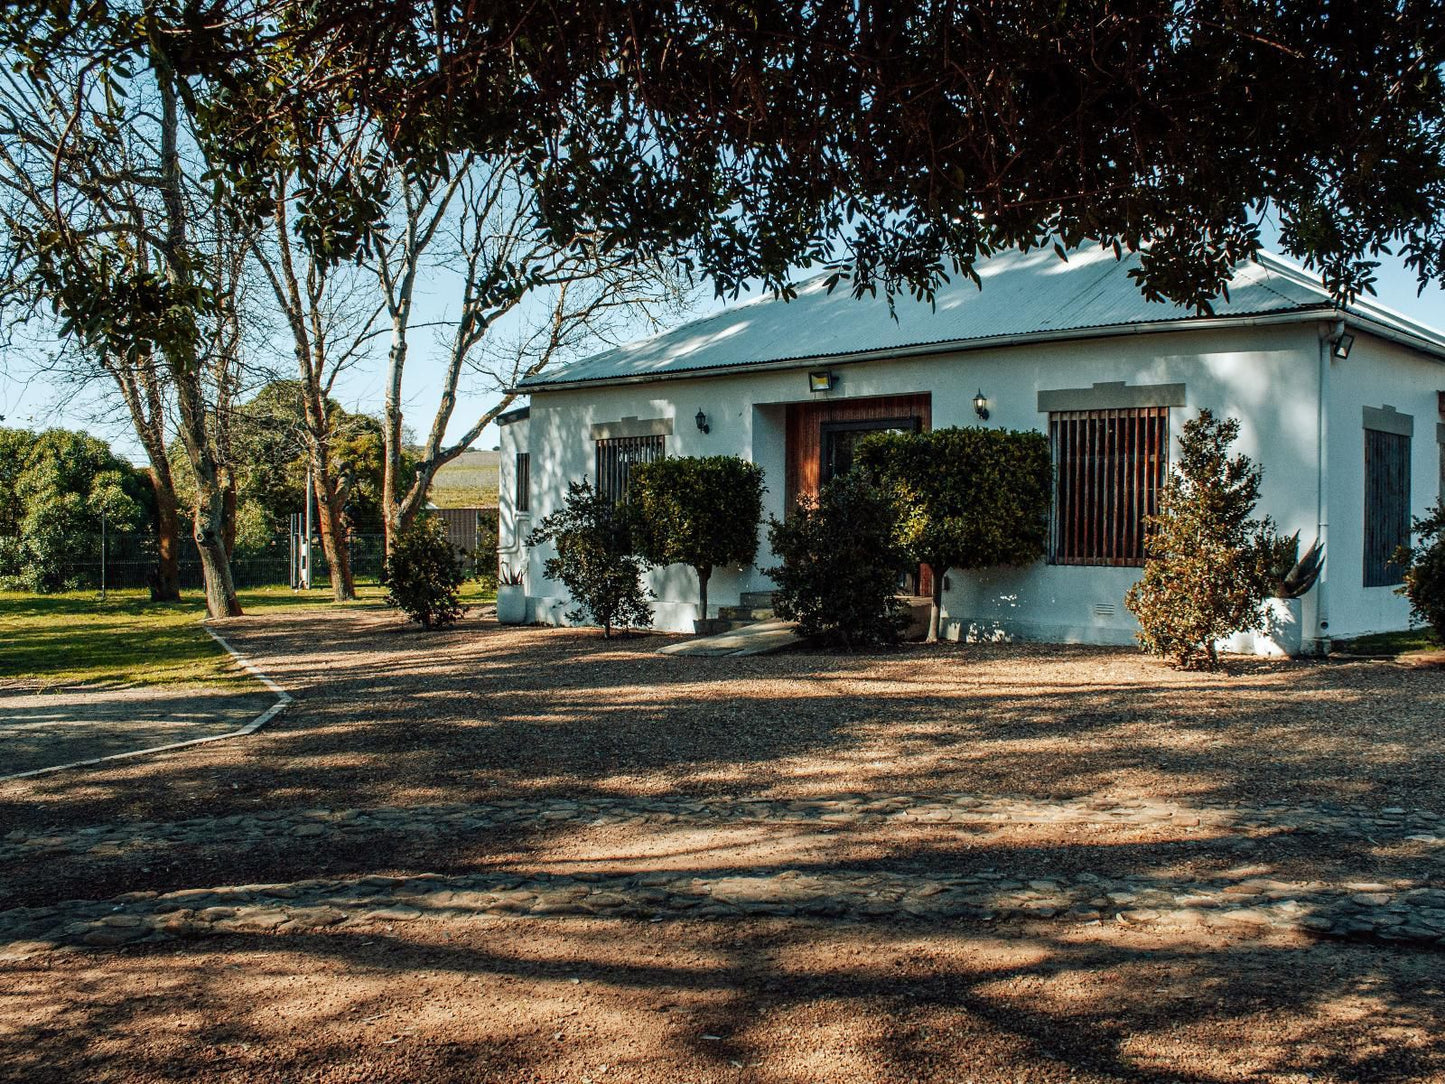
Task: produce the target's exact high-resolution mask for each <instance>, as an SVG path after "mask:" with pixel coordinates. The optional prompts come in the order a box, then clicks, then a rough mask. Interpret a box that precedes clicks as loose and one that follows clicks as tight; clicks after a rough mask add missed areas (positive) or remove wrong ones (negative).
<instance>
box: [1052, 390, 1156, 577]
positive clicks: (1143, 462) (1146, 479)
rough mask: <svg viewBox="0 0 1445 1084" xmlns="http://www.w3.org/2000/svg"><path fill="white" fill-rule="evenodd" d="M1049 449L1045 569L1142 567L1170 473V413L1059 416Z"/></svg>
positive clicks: (1123, 411) (1054, 419)
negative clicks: (1150, 521)
mask: <svg viewBox="0 0 1445 1084" xmlns="http://www.w3.org/2000/svg"><path fill="white" fill-rule="evenodd" d="M1049 441H1050V443H1051V445H1052V446H1053V457H1054V501H1053V518H1052V527H1051V531H1050V543H1049V561H1050V563H1051V564H1056V565H1142V564H1143V563H1144V534H1145V520H1146V519H1147V518H1148V517H1149V516H1152V515H1154V514H1155V513H1156V512H1157V511H1158V508H1159V490H1160V487H1161V486H1163V484H1164V472H1165V471H1166V470H1167V469H1168V465H1169V408H1168V407H1133V408H1129V409H1121V410H1071V411H1057V412H1055V413H1052V414H1050V415H1049Z"/></svg>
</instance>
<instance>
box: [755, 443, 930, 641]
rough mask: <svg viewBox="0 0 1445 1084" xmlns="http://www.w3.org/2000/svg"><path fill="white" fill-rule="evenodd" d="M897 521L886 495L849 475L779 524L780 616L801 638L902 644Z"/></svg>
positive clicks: (773, 571) (776, 574) (774, 571)
mask: <svg viewBox="0 0 1445 1084" xmlns="http://www.w3.org/2000/svg"><path fill="white" fill-rule="evenodd" d="M896 519H897V511H896V509H895V508H894V506H893V503H892V501H891V500H890V499H889V498H888V496H887V495H886V494H885V493H884V492H883V490H881V489H880V488H879V487H878V486H876V485H875V484H874V483H873V482H872V481H871V480H870V479H868V478H867V477H866V476H864V475H862V474H861V473H859V472H857V471H850V472H849V473H848V474H845V475H842V476H840V477H838V478H834V479H833V480H832V481H831V482H829V483H828V484H827V485H825V486H823V488H822V491H821V492H820V493H819V495H818V499H817V500H816V501H813V500H804V501H803V502H802V503H801V504H799V506H798V507H797V508H796V509H794V510H793V512H792V513H791V514H790V515H789V516H788V518H787V520H786V521H785V522H782V523H780V522H778V521H777V520H773V521H772V525H771V527H770V529H769V531H768V541H769V543H770V544H771V545H772V548H773V553H775V554H776V555H777V556H778V558H779V559H780V560H781V561H782V562H783V563H782V565H781V566H780V567H778V568H770V569H768V570H767V574H768V576H770V577H771V578H772V580H773V582H774V583H776V584H777V591H776V592H774V594H773V608H774V610H775V611H776V612H777V613H778V615H779V616H780V617H784V618H787V619H788V620H790V621H796V622H798V631H799V632H800V633H801V634H802V635H804V636H815V637H819V638H821V639H824V640H826V641H829V642H832V643H837V644H841V645H843V646H844V647H849V648H853V647H863V646H869V645H873V644H890V643H896V642H897V641H898V639H899V637H900V636H901V635H902V633H903V628H904V626H905V625H906V624H907V617H906V615H905V614H904V612H903V605H902V603H901V602H899V600H898V598H897V592H898V577H899V576H900V575H901V574H902V573H903V572H904V571H905V570H906V569H907V567H908V559H907V557H906V556H905V554H904V553H903V551H902V549H901V548H900V547H899V545H898V540H897V530H896Z"/></svg>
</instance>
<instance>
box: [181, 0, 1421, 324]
mask: <svg viewBox="0 0 1445 1084" xmlns="http://www.w3.org/2000/svg"><path fill="white" fill-rule="evenodd" d="M222 7H223V8H224V7H225V5H222ZM279 10H281V11H282V12H284V18H279V19H276V20H274V21H273V22H272V23H270V24H267V26H266V27H265V28H264V29H261V30H259V31H257V33H258V35H259V37H260V38H261V39H264V42H265V45H266V47H263V48H260V49H257V50H255V51H254V56H252V57H247V60H246V63H242V64H236V65H234V66H233V67H231V68H230V69H228V78H229V83H228V89H227V93H228V95H230V100H229V102H228V105H229V108H228V109H227V110H225V111H224V112H220V111H218V112H217V114H216V118H217V120H218V122H219V121H224V127H225V132H226V136H227V138H226V140H225V143H224V145H225V146H226V147H230V148H233V149H234V152H235V153H234V154H232V155H231V165H230V168H231V169H232V170H233V171H234V172H235V173H237V174H238V175H241V176H245V175H247V174H248V171H249V170H250V166H251V164H252V162H253V161H254V160H255V158H256V157H257V156H258V155H264V154H265V153H268V144H267V143H266V140H265V138H264V137H265V135H266V133H267V132H269V131H272V130H275V129H276V128H277V126H278V122H279V121H285V120H286V119H288V118H290V117H292V116H294V115H297V114H298V113H301V112H304V111H305V110H306V109H308V108H312V107H313V106H314V103H316V102H318V101H327V102H331V103H334V105H333V106H332V107H331V112H332V113H333V114H335V116H336V117H337V118H338V119H337V120H335V121H333V122H332V124H333V127H334V128H335V130H336V132H337V135H338V138H342V139H347V138H350V134H349V133H351V132H352V131H353V130H354V129H355V127H356V126H357V125H359V123H360V120H359V118H362V117H366V118H371V119H374V120H375V122H376V123H377V125H378V127H379V129H380V130H381V131H383V132H384V133H385V138H386V140H387V143H388V145H389V146H390V147H391V148H392V151H393V153H397V154H399V155H400V156H401V157H402V158H403V159H405V160H406V161H407V163H408V168H409V169H410V170H412V171H413V172H414V173H416V174H418V175H420V174H425V173H428V172H435V173H443V172H444V171H445V166H446V163H447V162H448V161H449V156H450V155H452V154H454V153H455V152H456V151H458V150H465V151H469V152H472V153H477V154H481V155H498V156H500V155H505V156H508V157H513V158H515V159H517V160H518V161H520V162H522V163H523V164H524V167H525V169H526V172H527V175H528V178H529V183H530V184H531V185H533V186H534V188H535V191H536V192H537V193H538V196H539V201H540V202H539V213H540V215H541V219H542V221H543V222H544V223H545V225H546V226H547V228H548V230H549V232H550V233H551V235H552V236H553V238H554V239H556V240H558V241H565V240H566V239H567V238H570V237H574V236H578V235H580V234H584V233H587V232H589V231H591V230H594V229H601V230H603V231H604V232H605V234H606V235H607V239H608V241H607V243H608V244H609V245H610V246H613V247H614V248H616V249H617V250H619V251H632V252H636V253H639V254H649V255H652V256H655V257H656V256H662V255H666V254H672V255H674V256H676V257H677V258H679V259H680V260H683V261H685V262H687V263H689V264H690V265H691V266H694V267H695V268H696V269H698V270H699V271H701V272H702V273H703V274H704V275H706V276H709V277H711V279H712V280H713V281H714V283H715V285H716V287H717V289H718V290H719V291H720V292H724V293H730V294H735V293H736V292H737V291H738V290H739V289H741V288H743V284H744V283H747V282H752V281H757V282H760V283H762V284H763V285H764V287H772V288H777V289H780V290H782V291H783V292H784V293H786V292H787V291H788V290H789V288H790V286H789V284H790V281H791V278H790V276H791V274H792V273H793V271H794V269H796V268H797V267H798V266H800V265H801V266H806V265H808V264H817V263H822V264H827V265H832V266H833V267H834V269H835V270H836V271H837V273H838V274H839V276H840V278H841V279H845V280H846V281H847V282H848V283H849V284H850V287H851V288H852V289H853V290H854V291H855V292H864V291H873V290H876V289H879V288H881V289H883V290H886V291H888V292H889V293H890V294H892V293H895V292H913V293H916V294H924V295H926V294H928V293H929V292H930V291H931V289H932V287H933V286H934V285H936V284H937V283H938V282H940V281H941V280H942V279H943V278H945V277H949V276H957V275H965V276H971V275H972V274H973V270H972V269H973V264H974V262H975V261H976V260H977V259H979V258H980V257H982V256H985V255H987V254H988V253H990V252H992V251H996V250H999V249H1002V248H1006V247H1012V246H1016V245H1023V246H1045V245H1052V244H1055V243H1058V244H1059V245H1060V246H1062V247H1064V248H1071V247H1074V246H1076V245H1079V244H1082V243H1085V242H1089V241H1092V242H1096V243H1100V244H1103V245H1105V246H1109V247H1114V248H1115V249H1116V250H1120V251H1122V250H1124V249H1129V250H1134V249H1141V248H1142V249H1144V250H1145V252H1144V257H1143V260H1142V263H1141V266H1140V268H1139V274H1138V278H1139V284H1140V287H1141V289H1142V290H1143V292H1144V293H1145V295H1146V296H1148V297H1150V298H1170V299H1172V300H1174V301H1177V302H1180V303H1183V304H1186V305H1191V306H1195V307H1197V308H1200V309H1208V307H1209V305H1210V303H1211V301H1212V300H1213V299H1214V298H1216V297H1218V296H1219V295H1220V294H1221V293H1222V292H1224V291H1225V290H1226V289H1227V285H1228V281H1229V276H1230V272H1231V268H1232V267H1233V265H1234V264H1236V263H1237V262H1238V261H1240V260H1244V259H1248V258H1249V257H1250V255H1251V254H1252V253H1253V252H1254V251H1256V249H1257V247H1258V245H1259V233H1258V227H1259V223H1260V220H1261V215H1262V214H1263V213H1264V211H1265V209H1268V210H1269V211H1270V212H1271V213H1272V214H1274V215H1275V216H1277V219H1278V223H1279V225H1280V228H1281V244H1282V247H1283V248H1284V249H1285V250H1286V251H1287V252H1289V253H1291V254H1293V255H1294V256H1296V257H1298V258H1300V259H1301V260H1303V261H1304V262H1306V263H1307V264H1309V265H1311V266H1313V267H1316V268H1318V269H1319V270H1320V271H1321V272H1322V273H1323V275H1324V278H1325V280H1326V281H1327V282H1328V283H1329V285H1330V286H1331V287H1332V288H1333V289H1334V290H1335V291H1337V293H1338V294H1339V295H1340V296H1341V297H1346V298H1347V297H1350V296H1352V295H1354V294H1356V293H1358V292H1361V291H1364V290H1367V289H1368V288H1369V285H1370V282H1371V280H1372V275H1373V269H1374V266H1375V261H1376V259H1377V258H1378V256H1379V255H1380V254H1381V253H1382V252H1383V251H1384V250H1385V249H1387V248H1388V249H1391V250H1393V251H1394V252H1395V253H1396V254H1398V255H1400V256H1402V257H1403V258H1404V259H1405V260H1406V262H1407V263H1408V264H1409V266H1411V267H1412V268H1413V269H1414V270H1415V271H1416V273H1417V274H1418V276H1419V279H1420V283H1421V285H1422V287H1423V286H1425V285H1428V284H1430V283H1432V282H1433V283H1438V282H1440V281H1441V278H1442V271H1445V262H1442V261H1445V233H1442V217H1445V216H1442V211H1445V93H1442V81H1441V80H1442V76H1441V72H1442V66H1445V8H1442V6H1441V5H1439V4H1438V3H1435V2H1433V0H1399V2H1396V0H1370V2H1365V3H1356V4H1350V5H1347V6H1345V7H1340V6H1337V5H1331V4H1321V3H1318V2H1317V0H1282V2H1277V3H1264V2H1262V0H1249V2H1245V3H1239V2H1237V0H1198V2H1193V3H1188V4H1180V3H1174V2H1168V0H1152V2H1146V3H1139V4H1118V3H1112V2H1097V3H1087V4H1062V5H1061V4H1058V3H1056V2H1054V0H1026V2H1024V3H1019V4H1013V5H1009V6H1007V8H1005V9H1000V8H999V7H998V6H997V5H995V4H991V3H983V2H978V0H972V2H970V0H907V2H900V3H892V4H887V5H882V4H860V5H852V4H833V3H827V2H824V0H780V2H777V3H768V4H758V5H755V4H743V5H717V4H706V3H700V2H698V0H633V2H629V3H626V4H620V3H599V4H586V5H517V4H513V3H510V2H503V0H481V2H469V3H466V4H461V3H455V2H450V3H447V2H444V3H434V2H433V0H398V2H392V3H386V4H381V5H377V4H373V3H370V2H368V0H334V2H332V3H328V4H324V5H312V6H305V7H303V6H300V5H294V6H292V5H282V6H281V7H280V9H279ZM206 25H207V26H208V27H209V26H214V25H218V24H217V23H216V22H214V21H213V22H208V23H207V24H206ZM214 38H215V35H214V33H212V34H211V36H210V37H208V36H207V35H206V34H204V33H201V32H200V31H197V32H196V34H195V41H194V43H193V48H192V50H191V54H190V55H191V62H192V63H193V64H195V65H197V66H201V65H203V64H204V63H205V62H206V60H207V59H208V57H209V56H212V55H224V54H225V50H226V49H227V48H228V44H227V43H224V42H221V41H219V40H214ZM268 49H269V51H268ZM273 55H284V56H286V57H288V58H293V59H294V58H296V57H301V58H304V62H303V63H301V64H300V65H298V66H297V67H298V70H299V72H300V73H301V77H300V78H297V79H290V80H275V79H274V78H271V73H272V72H273V71H274V64H273V62H272V60H271V59H270V57H271V56H273ZM358 162H359V167H358V171H357V174H356V180H355V183H354V184H353V185H352V186H351V190H350V191H349V192H347V191H342V190H341V189H340V188H338V189H335V190H330V191H329V192H328V195H327V198H326V199H325V200H318V201H317V203H316V205H315V207H314V218H315V220H316V226H315V229H316V231H317V233H318V234H319V235H325V236H328V237H335V238H337V239H341V240H344V239H347V238H354V239H357V243H358V244H364V238H365V237H366V235H367V233H368V230H369V229H370V224H371V221H372V219H373V218H374V215H373V206H372V204H373V199H372V195H371V193H370V191H369V189H368V187H367V184H368V181H367V179H366V178H367V173H366V170H365V168H364V159H363V158H361V157H360V156H359V157H358ZM343 187H344V186H343ZM368 216H372V217H371V218H369V217H368ZM340 247H342V248H344V247H345V246H344V244H343V245H341V246H340Z"/></svg>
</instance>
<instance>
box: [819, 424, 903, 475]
mask: <svg viewBox="0 0 1445 1084" xmlns="http://www.w3.org/2000/svg"><path fill="white" fill-rule="evenodd" d="M920 422H921V419H919V418H909V417H903V418H858V419H853V420H850V421H838V422H823V423H822V424H821V426H820V433H819V436H820V439H819V441H818V450H819V454H820V456H821V460H820V462H819V464H818V481H819V484H822V483H825V482H829V481H831V480H832V479H834V478H836V477H838V475H840V474H847V473H848V472H849V471H850V470H851V469H852V468H853V450H854V449H855V448H857V446H858V442H859V441H860V440H862V439H863V438H864V437H866V436H868V434H870V433H917V432H918V431H919V427H920Z"/></svg>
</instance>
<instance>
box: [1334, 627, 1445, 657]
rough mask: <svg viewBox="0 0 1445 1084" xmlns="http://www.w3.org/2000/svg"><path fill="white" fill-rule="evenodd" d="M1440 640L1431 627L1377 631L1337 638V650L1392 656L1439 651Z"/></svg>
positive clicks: (1352, 653)
mask: <svg viewBox="0 0 1445 1084" xmlns="http://www.w3.org/2000/svg"><path fill="white" fill-rule="evenodd" d="M1440 646H1441V645H1440V641H1439V640H1437V639H1435V636H1434V634H1433V633H1432V632H1431V631H1430V630H1429V629H1410V630H1409V631H1407V632H1377V633H1375V634H1374V635H1372V636H1357V637H1355V638H1354V639H1353V640H1337V641H1336V642H1335V650H1336V651H1339V652H1341V653H1343V654H1347V655H1371V656H1380V657H1382V658H1392V657H1394V656H1396V655H1404V654H1406V653H1408V652H1411V651H1438V650H1439V649H1440Z"/></svg>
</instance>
